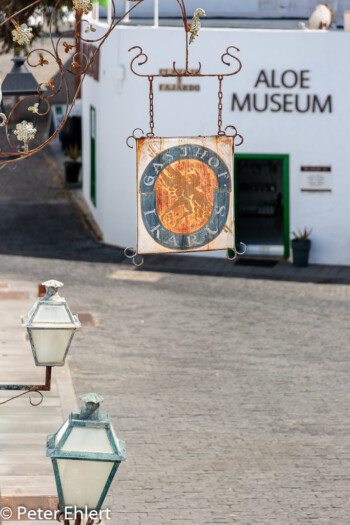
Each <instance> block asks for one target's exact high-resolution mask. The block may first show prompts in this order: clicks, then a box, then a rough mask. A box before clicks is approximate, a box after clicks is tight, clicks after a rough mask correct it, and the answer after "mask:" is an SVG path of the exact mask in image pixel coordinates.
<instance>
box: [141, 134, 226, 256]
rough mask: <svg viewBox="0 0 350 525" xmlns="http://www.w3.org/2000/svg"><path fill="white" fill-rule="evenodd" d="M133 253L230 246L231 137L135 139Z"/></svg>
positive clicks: (185, 250)
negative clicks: (134, 230) (134, 246)
mask: <svg viewBox="0 0 350 525" xmlns="http://www.w3.org/2000/svg"><path fill="white" fill-rule="evenodd" d="M137 186H138V235H137V243H138V249H137V251H138V253H140V254H144V253H168V252H191V251H210V250H227V249H230V248H231V249H232V248H233V247H234V214H233V138H232V137H195V138H191V137H189V138H141V139H138V140H137Z"/></svg>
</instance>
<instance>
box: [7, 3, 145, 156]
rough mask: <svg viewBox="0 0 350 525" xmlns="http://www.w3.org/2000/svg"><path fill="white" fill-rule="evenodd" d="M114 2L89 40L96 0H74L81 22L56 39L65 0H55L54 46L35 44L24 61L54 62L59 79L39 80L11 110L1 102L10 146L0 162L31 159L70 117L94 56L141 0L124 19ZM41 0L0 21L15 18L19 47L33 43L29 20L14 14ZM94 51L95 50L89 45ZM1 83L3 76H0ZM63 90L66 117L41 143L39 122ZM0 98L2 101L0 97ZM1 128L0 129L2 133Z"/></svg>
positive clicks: (33, 63)
mask: <svg viewBox="0 0 350 525" xmlns="http://www.w3.org/2000/svg"><path fill="white" fill-rule="evenodd" d="M110 1H111V4H112V16H111V22H110V24H109V26H108V27H107V30H106V31H105V33H104V35H103V36H101V37H100V38H96V39H91V38H88V37H87V36H82V34H83V35H86V34H89V33H94V32H95V31H96V29H95V28H94V27H93V23H92V22H91V20H88V19H86V18H84V16H85V15H88V14H89V13H90V11H92V5H93V4H92V0H74V2H73V9H75V11H76V14H77V22H76V26H75V30H74V31H68V32H65V33H63V34H62V35H61V36H59V38H58V39H56V38H55V30H54V27H55V19H56V13H57V11H58V9H59V7H60V4H61V3H62V0H56V2H55V4H54V7H53V10H52V14H51V19H50V24H49V28H50V47H49V48H48V49H33V50H32V51H31V52H30V53H29V54H28V55H27V59H26V66H27V67H28V69H29V70H30V71H31V72H33V71H34V69H35V68H39V69H41V68H43V71H44V70H45V67H47V66H48V65H49V64H51V65H52V64H53V63H54V64H56V65H57V68H58V75H56V77H55V78H50V77H49V76H48V78H47V80H46V81H44V82H40V83H38V85H37V94H36V93H35V94H31V95H29V96H25V97H23V98H22V99H20V100H17V102H16V103H15V104H14V105H13V107H11V108H10V110H9V111H8V112H5V110H4V105H3V104H2V108H1V113H0V128H3V131H4V133H5V139H6V142H7V147H6V148H5V147H3V145H2V148H1V150H0V166H3V165H6V164H10V163H14V162H17V161H20V160H23V159H25V158H28V157H30V156H32V155H34V154H35V153H38V152H39V151H41V150H42V149H43V148H44V147H45V146H47V145H48V144H49V143H50V142H52V140H53V139H54V138H55V137H56V136H57V135H58V134H59V133H60V131H61V129H62V128H63V126H64V124H65V123H66V121H67V119H68V117H69V116H70V114H71V112H72V109H73V107H74V104H75V102H76V100H77V98H78V96H79V91H80V88H81V86H82V83H83V81H84V79H85V77H86V75H87V74H88V72H89V70H90V68H91V66H92V64H93V62H94V60H95V59H96V57H97V55H98V53H99V50H100V48H101V47H102V45H103V44H104V42H105V41H106V39H107V38H108V36H109V35H110V33H111V32H112V31H113V29H115V27H117V25H118V24H120V23H121V22H122V21H123V20H124V18H125V17H127V16H128V15H129V14H130V13H131V12H132V11H133V10H134V9H135V8H137V6H138V5H139V4H140V3H141V2H142V1H143V0H138V1H137V0H136V2H135V3H134V4H133V5H132V7H131V8H130V9H129V10H128V11H127V12H126V13H125V14H124V15H123V16H121V17H120V18H118V17H116V9H115V1H114V0H110ZM41 3H42V0H35V1H34V2H31V3H29V2H28V5H27V6H26V7H24V8H23V9H21V10H19V11H17V12H16V13H14V14H13V15H12V16H11V17H9V18H7V19H6V20H4V21H1V23H0V26H1V25H4V24H6V23H9V22H11V23H12V25H13V26H14V29H13V31H12V37H13V39H14V41H15V42H16V43H17V44H18V45H19V46H24V45H26V44H28V43H30V42H31V40H32V38H33V34H32V32H31V28H30V27H28V25H27V24H22V25H18V23H17V22H16V16H18V15H19V14H20V13H21V14H22V16H23V13H25V11H26V10H27V9H29V8H33V7H35V6H38V7H39V4H41ZM91 45H93V46H94V50H93V52H89V54H86V53H84V47H85V46H91ZM90 51H91V49H90ZM68 53H73V59H72V62H71V64H69V65H67V57H68ZM69 76H73V77H74V78H75V79H76V81H75V88H74V89H75V93H74V96H73V97H72V96H71V94H70V90H69V82H68V78H69ZM0 82H1V81H0ZM61 92H63V93H64V94H65V96H64V100H65V103H64V105H65V109H64V115H63V118H62V121H61V123H60V125H59V126H58V128H57V129H56V130H55V131H54V132H53V133H52V134H51V136H50V137H49V138H47V139H46V140H44V141H43V142H41V143H38V142H39V134H38V133H37V131H38V124H40V122H39V121H40V119H42V118H44V117H47V116H48V114H49V113H50V111H51V104H52V103H54V101H55V97H56V96H57V95H58V94H59V93H61ZM1 98H2V96H1V85H0V102H1ZM2 102H4V101H3V100H2ZM23 112H25V113H26V114H27V115H28V117H26V118H25V119H23V120H22V121H21V122H16V116H18V114H19V113H23ZM1 132H2V130H1V129H0V133H1Z"/></svg>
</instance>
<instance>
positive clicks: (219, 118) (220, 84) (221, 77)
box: [218, 75, 225, 136]
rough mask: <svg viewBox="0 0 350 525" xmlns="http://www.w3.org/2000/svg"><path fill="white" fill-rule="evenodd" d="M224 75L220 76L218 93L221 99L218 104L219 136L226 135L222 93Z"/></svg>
mask: <svg viewBox="0 0 350 525" xmlns="http://www.w3.org/2000/svg"><path fill="white" fill-rule="evenodd" d="M223 78H224V77H223V75H218V80H219V91H218V97H219V104H218V135H219V136H221V135H225V132H224V131H222V99H223V98H224V94H223V92H222V81H223Z"/></svg>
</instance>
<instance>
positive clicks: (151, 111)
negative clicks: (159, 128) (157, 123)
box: [147, 76, 154, 137]
mask: <svg viewBox="0 0 350 525" xmlns="http://www.w3.org/2000/svg"><path fill="white" fill-rule="evenodd" d="M153 78H154V77H153V76H149V77H148V80H149V126H150V132H149V133H147V137H154V105H153V101H154V95H153Z"/></svg>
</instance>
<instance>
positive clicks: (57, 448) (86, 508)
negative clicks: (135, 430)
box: [46, 394, 126, 523]
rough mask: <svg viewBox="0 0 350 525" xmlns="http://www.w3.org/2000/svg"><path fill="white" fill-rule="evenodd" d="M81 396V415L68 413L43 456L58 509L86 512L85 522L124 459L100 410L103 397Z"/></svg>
mask: <svg viewBox="0 0 350 525" xmlns="http://www.w3.org/2000/svg"><path fill="white" fill-rule="evenodd" d="M80 399H81V400H82V401H83V403H84V405H83V407H82V409H81V412H80V414H75V413H72V414H70V416H69V418H68V419H67V420H66V422H65V423H64V424H63V425H62V426H61V428H60V429H59V430H58V431H57V432H56V434H52V435H49V436H48V438H47V451H46V455H47V456H48V457H50V458H51V460H52V464H53V469H54V474H55V480H56V486H57V492H58V498H59V509H60V510H61V512H62V513H63V514H64V513H65V511H66V512H67V511H72V512H73V511H75V512H77V511H80V513H85V515H86V514H87V513H88V514H89V521H88V523H93V520H94V519H95V518H98V513H99V511H100V509H101V506H102V504H103V502H104V500H105V497H106V495H107V492H108V490H109V487H110V485H111V483H112V480H113V478H114V476H115V473H116V471H117V469H118V467H119V465H120V463H121V462H122V461H125V459H126V456H125V446H124V442H123V441H122V440H120V439H118V437H117V434H116V433H115V431H114V429H113V426H112V424H111V421H110V419H109V416H108V414H101V412H100V403H102V401H103V397H102V396H100V395H98V394H85V395H83V396H81V398H80ZM78 514H79V513H78ZM66 519H67V518H66ZM79 519H80V518H78V520H79ZM65 523H66V522H65ZM67 523H69V521H68V520H67ZM78 523H80V521H78Z"/></svg>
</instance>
